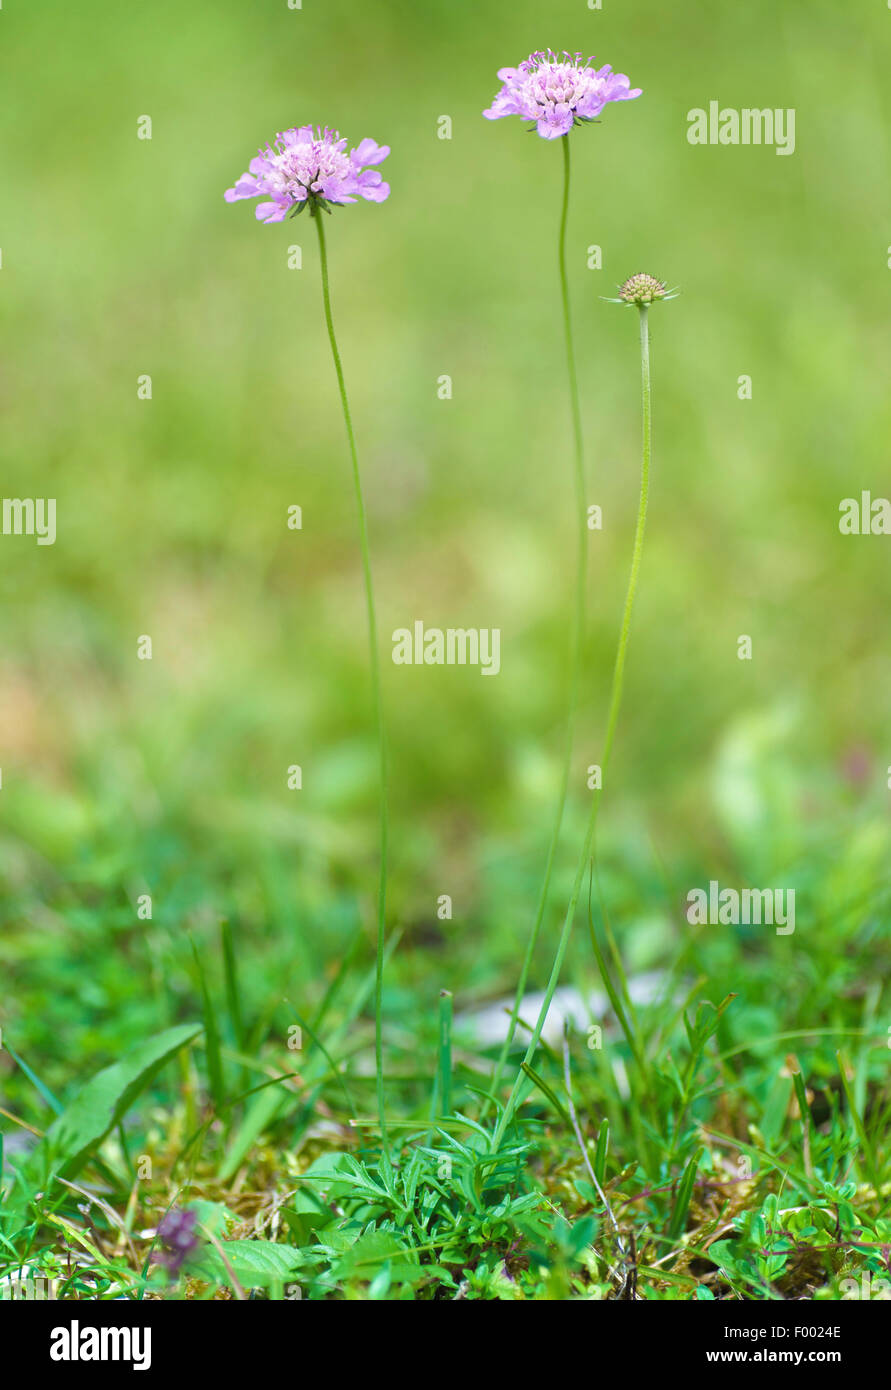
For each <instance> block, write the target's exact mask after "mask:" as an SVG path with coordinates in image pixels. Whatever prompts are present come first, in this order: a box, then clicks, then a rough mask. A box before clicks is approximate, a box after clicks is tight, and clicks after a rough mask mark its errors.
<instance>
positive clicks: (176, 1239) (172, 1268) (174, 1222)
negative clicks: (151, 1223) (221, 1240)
mask: <svg viewBox="0 0 891 1390" xmlns="http://www.w3.org/2000/svg"><path fill="white" fill-rule="evenodd" d="M197 1225H198V1213H197V1212H196V1211H194V1210H192V1209H191V1208H189V1207H186V1208H185V1209H183V1210H179V1211H177V1210H173V1211H169V1212H168V1213H167V1215H166V1216H165V1217H164V1219H163V1221H162V1222H161V1224H160V1226H159V1227H158V1239H159V1240H160V1242H161V1244H162V1246H163V1247H164V1250H163V1252H162V1254H161V1257H160V1258H161V1263H162V1264H163V1265H164V1266H165V1268H166V1269H167V1272H168V1273H169V1274H171V1275H172V1276H173V1277H174V1278H176V1276H177V1275H178V1274H179V1272H180V1270H181V1269H182V1267H183V1264H184V1263H185V1261H186V1260H187V1259H188V1258H189V1257H190V1256H191V1255H194V1254H195V1253H196V1252H197V1251H198V1249H199V1247H200V1244H201V1242H200V1240H199V1238H198V1234H197V1231H196V1227H197Z"/></svg>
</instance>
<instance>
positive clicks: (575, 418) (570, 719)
mask: <svg viewBox="0 0 891 1390" xmlns="http://www.w3.org/2000/svg"><path fill="white" fill-rule="evenodd" d="M560 143H561V144H562V146H563V207H562V210H561V214H560V234H559V237H558V241H557V261H558V265H559V268H560V296H561V299H562V303H563V330H564V336H565V340H566V369H567V375H568V377H569V405H570V413H571V416H572V433H573V443H574V449H573V457H574V470H573V471H574V481H575V493H574V496H575V512H576V536H577V552H576V567H575V570H576V572H575V604H574V607H573V615H572V624H571V627H570V633H569V662H568V667H569V698H568V702H567V705H568V710H567V717H566V734H565V748H564V752H563V770H562V772H561V774H560V788H559V792H558V795H557V812H556V815H555V817H554V825H553V829H552V830H551V840H550V844H549V845H548V854H547V859H546V861H545V871H544V879H543V881H542V885H541V892H540V894H539V898H538V907H537V909H536V913H535V922H534V924H533V927H532V932H531V934H530V937H529V942H528V944H527V946H526V954H525V956H524V958H523V965H522V968H521V970H520V977H519V980H518V981H517V992H516V997H515V999H514V1006H513V1008H512V1010H511V1015H510V1022H509V1023H508V1026H507V1035H506V1037H505V1039H504V1042H503V1044H502V1046H501V1052H500V1054H499V1057H498V1061H497V1063H496V1065H495V1072H494V1075H493V1077H492V1088H491V1090H492V1094H493V1095H497V1094H498V1087H499V1086H500V1085H501V1078H502V1075H503V1074H504V1068H505V1066H506V1064H507V1055H508V1052H509V1051H510V1046H511V1043H512V1042H513V1037H514V1032H515V1031H516V1026H517V1018H518V1016H519V1013H520V1007H521V1005H522V1002H523V996H524V994H525V993H526V982H527V981H528V979H529V971H530V969H531V966H532V957H533V955H534V954H535V948H536V946H537V944H538V938H539V935H540V933H541V925H542V922H543V921H544V915H545V910H546V908H547V905H548V897H549V895H550V889H551V872H552V870H553V867H554V858H555V856H556V853H557V845H558V843H559V840H560V830H561V828H562V825H563V813H564V811H565V809H566V795H567V792H568V790H569V777H570V772H571V770H572V748H573V736H574V733H575V721H576V711H577V709H578V698H579V681H580V671H581V655H582V633H583V632H584V629H585V583H586V576H587V557H588V536H587V530H588V526H587V511H586V506H585V501H586V498H585V456H584V446H583V443H582V411H581V405H580V402H579V383H578V374H577V372H576V366H575V347H574V344H573V339H572V317H571V314H570V309H569V278H568V276H567V274H566V227H567V223H568V221H569V136H568V135H564V136H563V139H562V140H561V142H560ZM489 1104H490V1102H489V1100H488V1099H487V1100H486V1101H485V1102H484V1103H483V1107H482V1112H481V1115H480V1118H481V1119H482V1118H483V1117H484V1116H485V1115H486V1113H487V1111H488V1109H489Z"/></svg>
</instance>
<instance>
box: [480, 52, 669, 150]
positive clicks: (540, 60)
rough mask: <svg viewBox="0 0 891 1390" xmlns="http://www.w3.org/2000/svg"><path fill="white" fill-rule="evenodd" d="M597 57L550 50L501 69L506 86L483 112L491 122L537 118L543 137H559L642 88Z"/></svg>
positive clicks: (537, 124)
mask: <svg viewBox="0 0 891 1390" xmlns="http://www.w3.org/2000/svg"><path fill="white" fill-rule="evenodd" d="M593 61H594V59H593V58H587V59H583V58H582V55H581V54H580V53H576V54H574V55H573V54H570V53H563V54H562V55H561V56H559V57H558V55H557V54H556V53H553V52H552V51H551V50H550V49H548V50H547V52H544V53H533V54H532V55H531V56H530V57H529V58H526V59H525V60H524V61H523V62H522V63H521V64H520V66H519V67H517V68H500V69H499V72H498V76H499V77H500V78H501V81H502V82H503V83H504V86H503V87H502V88H501V91H500V92H499V93H498V94H497V96H496V97H495V99H494V101H493V102H492V105H491V106H490V107H489V109H488V111H484V112H483V115H484V116H486V117H487V118H488V119H489V120H490V121H497V120H499V119H500V117H502V116H523V117H524V118H525V119H526V120H527V121H535V123H536V128H537V130H538V133H539V135H540V136H541V137H542V139H544V140H556V139H558V138H559V137H560V136H561V135H568V134H569V132H570V130H572V127H573V126H574V125H578V124H580V123H581V122H583V121H593V120H595V119H596V117H597V116H599V115H600V113H601V111H602V110H603V108H604V107H605V106H606V105H607V103H608V102H611V101H630V100H631V99H632V98H633V97H639V96H640V94H641V90H642V89H641V88H640V87H632V86H631V82H630V80H629V79H628V78H627V77H626V76H625V74H624V73H623V72H613V70H612V68H611V67H610V65H609V63H607V64H606V65H605V66H604V67H602V68H593V67H591V66H590V64H591V63H592V62H593Z"/></svg>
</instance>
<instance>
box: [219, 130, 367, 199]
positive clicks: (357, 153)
mask: <svg viewBox="0 0 891 1390" xmlns="http://www.w3.org/2000/svg"><path fill="white" fill-rule="evenodd" d="M389 153H390V147H389V145H379V144H378V143H377V141H376V140H367V139H366V140H363V141H361V143H360V144H358V145H357V146H356V148H355V149H354V150H349V151H347V142H346V140H344V139H342V138H341V136H340V135H339V133H338V132H337V131H335V130H328V129H327V128H326V129H325V130H316V129H314V128H313V127H312V126H311V125H303V126H298V127H296V128H295V129H293V130H286V131H284V132H282V133H280V134H278V135H276V137H275V141H274V143H273V144H272V145H267V146H266V148H265V149H261V150H260V153H259V154H258V155H257V156H256V158H255V159H252V160H251V163H250V168H249V171H248V173H246V174H242V176H241V178H240V179H239V180H238V182H237V183H236V184H235V186H234V188H227V189H226V192H225V194H224V197H225V199H226V202H227V203H235V202H237V201H238V200H239V199H240V198H266V199H268V200H269V201H267V202H263V203H259V204H258V205H257V217H258V218H259V219H260V220H261V221H262V222H281V221H282V220H283V219H284V218H285V217H286V216H287V215H288V213H289V212H292V211H293V212H294V213H297V212H302V211H303V209H304V208H305V207H307V206H309V207H310V208H311V210H312V211H315V208H316V206H318V207H321V208H324V209H325V211H326V212H327V211H328V205H329V204H331V205H333V206H335V207H339V206H340V205H341V204H344V203H354V202H355V201H356V199H357V198H365V199H366V200H367V201H368V202H370V203H382V202H383V201H384V199H385V198H388V197H389V196H390V185H389V184H388V183H384V180H383V178H382V176H381V175H380V174H379V173H378V171H377V170H376V169H375V168H373V167H371V166H373V165H375V164H380V163H382V162H383V160H385V159H386V157H387V155H388V154H389Z"/></svg>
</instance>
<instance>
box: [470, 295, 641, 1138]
mask: <svg viewBox="0 0 891 1390" xmlns="http://www.w3.org/2000/svg"><path fill="white" fill-rule="evenodd" d="M645 278H646V279H648V280H649V279H650V277H645ZM627 283H628V284H629V285H630V283H631V282H627ZM652 283H654V284H657V285H659V288H660V290H661V291H662V293H661V294H658V295H650V296H649V297H644V296H642V295H641V296H635V297H633V298H630V297H628V298H623V299H622V301H620V302H623V303H636V305H637V308H638V312H639V315H640V370H641V412H642V417H643V419H642V439H641V474H640V497H639V501H638V509H637V525H636V527H635V532H634V544H633V548H632V553H631V573H630V575H629V579H628V589H627V592H626V595H625V607H624V610H623V613H622V626H621V630H620V632H619V642H618V647H617V650H616V661H615V666H614V668H613V679H612V688H611V691H610V702H609V713H608V715H607V723H606V736H605V738H604V744H603V757H602V761H601V774H602V776H601V787H600V788H599V789H597V790H595V791H594V793H593V799H592V801H591V809H590V811H589V813H588V824H587V827H586V829H585V837H584V841H583V844H582V851H581V854H580V856H579V862H578V867H577V868H576V873H575V878H574V880H573V885H572V892H571V894H570V898H569V905H568V907H567V909H566V916H565V918H564V921H563V929H562V931H561V933H560V940H559V942H558V945H557V952H556V955H555V957H554V964H553V966H552V968H551V974H550V978H549V980H548V985H547V989H546V990H545V997H544V1000H543V1002H542V1005H541V1009H540V1010H539V1014H538V1018H537V1020H536V1023H535V1027H534V1028H533V1030H532V1036H531V1038H530V1040H529V1045H528V1047H527V1049H526V1055H525V1057H524V1058H523V1068H525V1067H526V1066H529V1065H531V1063H532V1061H533V1059H534V1057H535V1053H536V1051H537V1049H538V1044H539V1041H540V1039H541V1033H542V1029H543V1028H544V1024H545V1020H546V1018H547V1016H548V1011H549V1010H550V1007H551V1003H552V1001H553V998H554V994H555V992H556V989H557V985H558V983H559V980H560V973H561V971H562V969H563V962H564V960H565V958H566V952H567V950H568V947H569V942H570V938H571V936H572V929H573V926H574V923H575V915H576V909H577V907H578V900H579V896H580V894H581V890H582V884H583V881H584V877H585V871H586V869H587V868H588V865H589V863H590V862H591V860H592V858H593V855H594V843H595V834H596V830H597V817H598V814H599V811H600V803H601V798H602V791H603V787H604V785H605V783H606V773H607V768H608V766H609V761H610V756H611V754H612V748H613V742H614V739H615V734H616V727H617V725H618V722H619V712H620V710H621V706H622V691H623V688H624V683H625V659H626V655H627V652H628V637H629V633H630V631H631V617H632V613H633V611H634V601H635V598H636V595H637V585H638V579H639V576H640V566H641V559H642V556H643V542H644V533H645V531H646V522H647V505H648V502H649V493H650V459H651V453H652V409H651V399H650V329H649V319H648V315H649V308H650V304H651V303H652V302H653V301H654V299H656V298H665V297H666V295H665V290H664V286H662V285H661V284H659V282H658V281H654V282H652ZM623 288H627V286H626V287H623ZM620 293H621V292H620ZM527 1084H528V1083H527V1080H526V1072H525V1070H523V1069H521V1070H520V1072H519V1074H518V1076H517V1079H516V1081H515V1083H514V1086H513V1089H512V1091H511V1093H510V1096H509V1097H508V1101H507V1104H506V1106H505V1108H504V1110H503V1111H502V1114H501V1118H500V1120H499V1122H498V1126H497V1128H496V1130H495V1136H494V1139H493V1142H492V1148H493V1151H494V1150H497V1148H498V1146H499V1144H500V1143H501V1139H502V1137H503V1135H504V1132H505V1130H506V1129H507V1126H508V1125H509V1123H510V1121H511V1118H512V1117H513V1114H514V1111H515V1110H516V1108H517V1106H518V1104H519V1103H520V1100H521V1099H522V1096H523V1092H524V1090H525V1088H526V1086H527Z"/></svg>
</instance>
